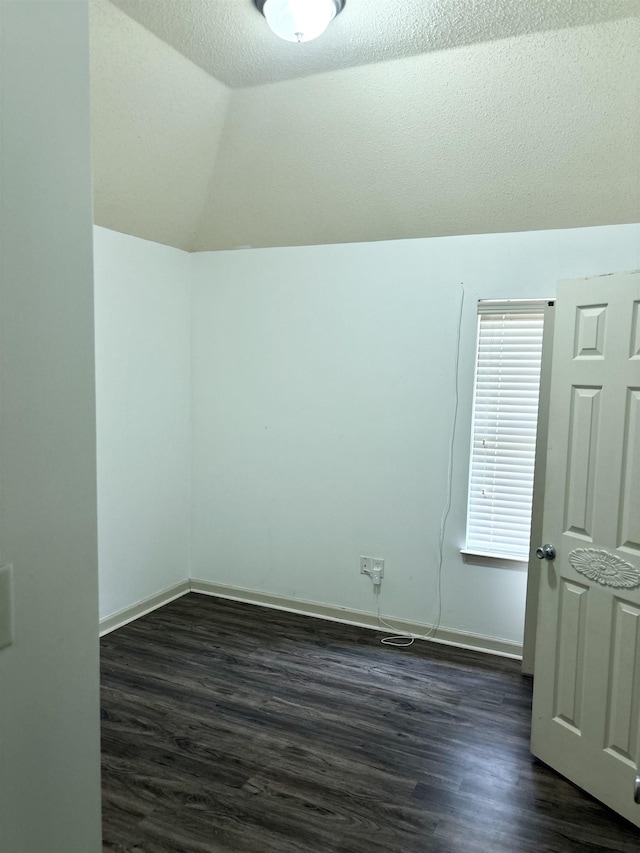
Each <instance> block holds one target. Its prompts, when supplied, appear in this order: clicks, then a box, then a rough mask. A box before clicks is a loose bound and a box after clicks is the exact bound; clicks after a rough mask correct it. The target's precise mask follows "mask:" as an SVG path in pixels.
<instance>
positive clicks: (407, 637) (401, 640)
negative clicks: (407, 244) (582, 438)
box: [375, 282, 465, 648]
mask: <svg viewBox="0 0 640 853" xmlns="http://www.w3.org/2000/svg"><path fill="white" fill-rule="evenodd" d="M460 289H461V294H460V308H459V310H458V328H457V335H456V357H455V362H454V371H455V381H454V387H455V392H454V406H453V418H452V422H451V433H450V436H449V463H448V467H447V496H446V499H445V503H444V507H443V508H442V515H441V516H440V530H439V534H438V568H437V572H436V582H437V593H436V598H437V601H438V616H437V619H436V621H435V623H434V624H433V625H432V626H431V629H430V630H429V631H428V633H426V634H411V633H406V634H405V633H402V632H401V631H399V632H398V633H397V634H393V635H391V636H388V637H382V639H381V640H380V642H381V643H382V644H383V645H385V646H397V647H398V648H404V647H406V646H411V645H413V643H414V642H415V640H428V639H430V638H431V637H433V636H434V635H435V633H436V632H437V630H438V628H439V627H440V620H441V619H442V558H443V551H444V533H445V528H446V524H447V519H448V518H449V512H450V510H451V493H452V489H453V448H454V444H455V437H456V426H457V423H458V401H459V391H458V388H459V365H460V336H461V331H462V316H463V311H464V297H465V291H464V284H463V283H462V282H460ZM375 591H376V592H375V594H376V597H377V598H378V622H379V624H380V625H384V627H385V628H390V629H391V630H392V631H396V630H398V629H396V628H395V627H394V626H393V625H390V624H389V623H388V622H385V620H384V619H383V618H382V616H381V615H380V599H379V597H378V596H379V595H380V587H375Z"/></svg>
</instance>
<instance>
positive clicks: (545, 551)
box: [536, 545, 556, 560]
mask: <svg viewBox="0 0 640 853" xmlns="http://www.w3.org/2000/svg"><path fill="white" fill-rule="evenodd" d="M536 557H537V558H538V559H539V560H555V558H556V549H555V548H554V547H553V545H543V546H542V547H541V548H536Z"/></svg>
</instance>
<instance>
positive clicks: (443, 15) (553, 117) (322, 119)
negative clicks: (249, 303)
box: [91, 0, 640, 251]
mask: <svg viewBox="0 0 640 853" xmlns="http://www.w3.org/2000/svg"><path fill="white" fill-rule="evenodd" d="M639 44H640V0H619V1H618V0H607V1H606V2H605V0H564V2H562V3H558V2H557V0H537V2H535V3H523V2H521V0H404V2H401V0H387V2H384V0H347V2H346V4H345V8H344V11H343V12H342V13H341V14H340V15H339V16H338V17H337V18H336V20H335V21H334V22H333V23H332V24H331V26H330V27H329V29H328V30H327V32H326V33H325V34H324V35H323V36H322V37H321V38H319V39H318V40H317V41H314V42H309V43H308V44H303V45H296V44H289V43H286V42H282V41H280V40H279V39H277V38H276V36H274V35H273V34H272V33H271V32H270V30H269V29H268V28H267V26H266V23H265V21H264V19H263V18H262V16H261V15H260V14H259V12H258V11H257V9H256V8H255V5H254V3H253V0H112V2H109V0H92V6H91V70H92V111H93V130H92V132H93V159H94V199H95V220H96V222H97V223H98V224H100V225H104V226H106V227H108V228H113V229H114V230H118V231H124V232H126V233H130V234H134V235H136V236H140V237H145V238H147V239H150V240H155V241H157V242H161V243H167V244H169V245H173V246H178V247H180V248H183V249H187V250H189V251H192V250H208V249H228V248H237V247H241V246H254V247H258V246H288V245H304V244H314V243H334V242H359V241H368V240H385V239H394V238H407V237H426V236H440V235H447V234H468V233H482V232H496V231H516V230H535V229H541V228H563V227H573V226H581V225H596V224H598V225H599V224H609V223H618V222H631V221H638V220H640V51H639V50H638V45H639Z"/></svg>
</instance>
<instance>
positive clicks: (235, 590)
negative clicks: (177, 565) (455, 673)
mask: <svg viewBox="0 0 640 853" xmlns="http://www.w3.org/2000/svg"><path fill="white" fill-rule="evenodd" d="M191 592H198V593H201V594H203V595H215V596H217V597H218V598H230V599H232V600H233V601H244V602H246V603H247V604H258V605H261V606H263V607H272V608H274V609H275V610H286V611H287V612H289V613H300V614H302V615H304V616H315V617H316V618H318V619H328V620H330V621H332V622H344V623H346V624H347V625H357V626H358V627H360V628H370V629H372V630H374V631H380V632H381V633H385V634H390V633H394V632H397V633H398V634H411V635H412V636H415V637H416V639H428V640H430V641H431V642H434V643H443V644H444V645H447V646H457V647H459V648H463V649H472V650H474V651H478V652H487V653H488V654H493V655H500V656H502V657H508V658H516V659H521V658H522V645H521V644H520V643H512V642H509V641H508V640H499V639H496V638H495V637H485V636H482V635H481V634H469V633H467V632H466V631H454V630H452V629H450V628H438V629H437V631H435V633H434V635H433V637H425V635H426V634H428V633H429V632H430V631H431V630H432V627H433V626H432V625H424V624H421V623H419V622H407V621H406V620H404V619H394V618H393V617H385V622H389V624H390V625H392V626H393V630H391V629H389V628H387V627H385V626H384V625H381V624H380V623H379V621H378V616H377V614H375V613H367V612H366V611H363V610H350V609H349V608H347V607H337V606H335V605H332V604H320V603H319V602H317V601H302V600H300V599H297V598H286V597H285V596H280V595H272V594H271V593H267V592H260V591H259V590H255V589H242V588H241V587H235V586H228V585H226V584H219V583H212V582H211V581H204V580H197V579H196V578H191Z"/></svg>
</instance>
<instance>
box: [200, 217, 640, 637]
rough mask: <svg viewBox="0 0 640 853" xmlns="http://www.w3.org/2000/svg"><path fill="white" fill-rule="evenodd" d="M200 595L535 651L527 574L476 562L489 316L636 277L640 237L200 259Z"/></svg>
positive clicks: (585, 233)
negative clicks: (488, 308)
mask: <svg viewBox="0 0 640 853" xmlns="http://www.w3.org/2000/svg"><path fill="white" fill-rule="evenodd" d="M191 261H192V269H193V275H194V291H193V362H192V370H193V433H192V436H193V455H192V458H193V468H192V471H193V482H192V488H193V538H192V569H191V575H192V577H194V578H198V579H202V580H208V581H212V582H215V583H220V584H229V585H233V586H236V587H241V588H248V589H253V590H260V591H262V592H268V593H272V594H276V595H282V596H285V597H291V598H299V599H305V600H310V601H315V602H321V603H325V604H332V605H337V606H341V607H347V608H352V609H356V610H361V611H371V612H373V611H374V609H375V598H374V596H373V593H372V586H371V582H370V581H369V580H368V579H367V578H365V577H363V576H361V575H360V574H359V555H360V554H371V555H374V556H382V557H384V558H385V559H386V573H385V578H384V581H383V587H382V592H381V595H380V605H381V609H382V612H383V614H386V615H388V616H391V617H393V616H395V617H397V618H403V619H406V620H410V621H416V622H420V623H427V624H431V623H432V622H433V621H434V620H435V619H436V616H437V606H436V586H437V584H436V567H437V559H438V558H437V550H438V549H437V542H438V527H439V523H440V516H441V513H442V508H443V504H444V502H445V497H446V481H447V444H448V441H449V435H450V430H451V423H452V414H453V406H454V358H455V351H456V324H457V317H458V308H459V304H460V295H461V288H460V283H461V282H463V283H464V287H465V291H466V297H465V309H464V317H463V324H462V340H461V351H460V406H459V413H458V428H457V433H456V442H455V457H454V477H453V495H452V509H451V515H450V518H449V522H448V525H447V532H446V541H445V547H444V569H443V577H442V587H443V610H442V625H443V626H446V627H448V628H451V629H454V630H461V631H467V632H470V633H474V634H480V635H484V636H490V637H496V638H500V639H504V640H507V641H513V642H521V641H522V631H523V616H524V597H525V587H526V574H525V571H524V570H523V569H518V568H505V567H501V566H497V565H478V564H468V563H465V562H463V559H462V557H461V556H460V554H459V548H460V547H461V546H462V545H463V540H464V533H465V504H466V489H467V466H468V448H469V427H470V414H471V413H470V409H471V399H472V382H473V365H474V350H475V329H476V301H477V299H479V298H506V297H511V298H517V297H541V296H553V295H554V293H555V283H556V280H557V279H559V278H567V277H574V276H584V275H595V274H599V273H605V272H610V271H613V270H625V269H630V268H634V267H638V266H639V265H640V231H639V229H638V226H629V225H623V226H611V227H602V228H591V229H576V230H564V231H550V232H529V233H514V234H497V235H480V236H467V237H449V238H436V239H424V240H412V241H398V242H385V243H369V244H350V245H328V246H317V247H304V248H288V249H261V250H250V251H240V252H219V253H202V254H197V255H193V256H192V259H191Z"/></svg>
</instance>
